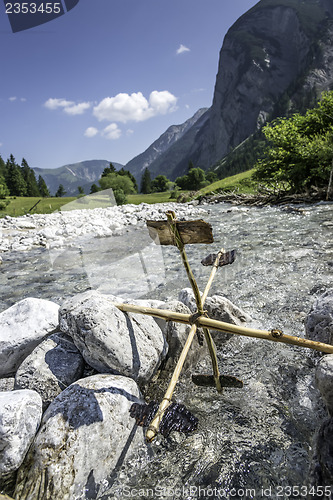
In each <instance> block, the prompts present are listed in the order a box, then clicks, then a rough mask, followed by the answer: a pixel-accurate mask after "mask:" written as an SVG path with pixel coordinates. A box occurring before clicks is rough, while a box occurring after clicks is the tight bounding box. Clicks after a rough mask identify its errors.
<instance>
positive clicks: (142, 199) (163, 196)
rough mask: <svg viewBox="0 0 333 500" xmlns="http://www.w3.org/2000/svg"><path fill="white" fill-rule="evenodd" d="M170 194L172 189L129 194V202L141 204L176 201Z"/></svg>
mask: <svg viewBox="0 0 333 500" xmlns="http://www.w3.org/2000/svg"><path fill="white" fill-rule="evenodd" d="M170 194H171V193H170V191H166V192H164V193H151V194H129V195H127V200H128V203H133V205H139V204H140V203H149V204H151V203H168V202H169V203H170V202H172V201H176V200H175V199H174V198H170Z"/></svg>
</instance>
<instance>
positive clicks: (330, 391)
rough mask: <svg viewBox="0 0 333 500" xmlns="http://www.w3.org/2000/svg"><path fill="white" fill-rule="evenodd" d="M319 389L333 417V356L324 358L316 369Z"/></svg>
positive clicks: (328, 355) (329, 355)
mask: <svg viewBox="0 0 333 500" xmlns="http://www.w3.org/2000/svg"><path fill="white" fill-rule="evenodd" d="M316 382H317V386H318V389H319V390H320V393H321V395H322V397H323V399H324V401H325V403H326V405H327V408H328V411H329V412H330V414H331V415H332V416H333V354H327V355H326V356H323V357H322V358H321V360H320V361H319V363H318V365H317V367H316Z"/></svg>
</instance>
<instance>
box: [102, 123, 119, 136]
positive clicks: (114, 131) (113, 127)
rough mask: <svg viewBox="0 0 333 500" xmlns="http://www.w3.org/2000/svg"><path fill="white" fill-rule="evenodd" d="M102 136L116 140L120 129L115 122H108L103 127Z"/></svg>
mask: <svg viewBox="0 0 333 500" xmlns="http://www.w3.org/2000/svg"><path fill="white" fill-rule="evenodd" d="M102 136H103V137H105V138H106V139H110V140H116V139H119V137H120V136H121V130H120V128H118V125H117V124H116V123H110V125H108V126H107V127H105V129H104V130H103V131H102Z"/></svg>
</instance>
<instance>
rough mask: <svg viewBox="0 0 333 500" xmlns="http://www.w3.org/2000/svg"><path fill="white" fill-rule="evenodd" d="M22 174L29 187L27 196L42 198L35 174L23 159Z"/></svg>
mask: <svg viewBox="0 0 333 500" xmlns="http://www.w3.org/2000/svg"><path fill="white" fill-rule="evenodd" d="M21 172H22V176H23V179H24V180H25V183H26V185H27V193H26V196H40V192H39V188H38V184H37V180H36V176H35V172H34V171H33V170H32V169H31V168H30V167H29V165H28V163H27V161H26V160H25V159H24V158H23V159H22V163H21Z"/></svg>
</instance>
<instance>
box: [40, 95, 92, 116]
mask: <svg viewBox="0 0 333 500" xmlns="http://www.w3.org/2000/svg"><path fill="white" fill-rule="evenodd" d="M44 106H45V107H46V108H48V109H51V110H55V109H59V108H60V109H63V110H64V112H65V113H67V114H68V115H82V114H83V113H84V112H85V111H86V110H87V109H89V108H90V106H91V104H90V103H89V102H79V103H77V104H76V103H75V102H74V101H67V99H54V98H50V99H48V100H47V101H46V102H45V103H44Z"/></svg>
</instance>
